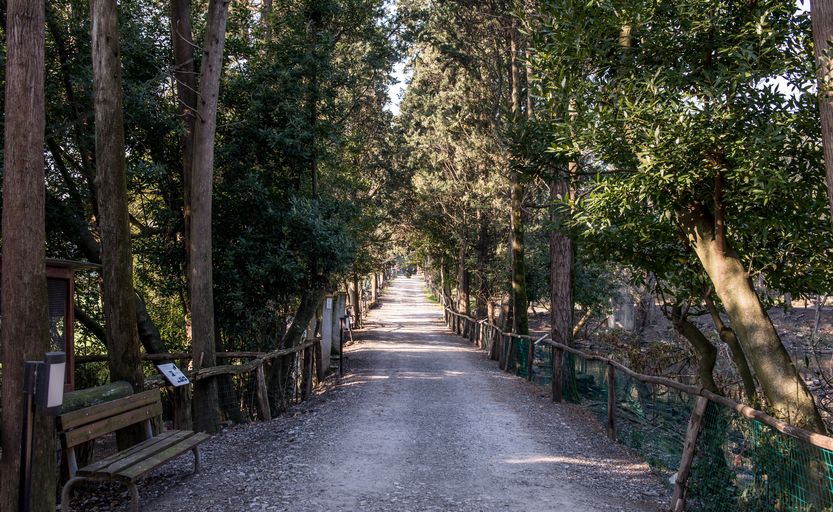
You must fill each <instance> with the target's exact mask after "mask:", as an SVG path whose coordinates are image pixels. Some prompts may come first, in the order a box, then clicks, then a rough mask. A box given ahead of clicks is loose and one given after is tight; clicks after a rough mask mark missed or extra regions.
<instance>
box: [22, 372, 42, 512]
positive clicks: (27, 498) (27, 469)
mask: <svg viewBox="0 0 833 512" xmlns="http://www.w3.org/2000/svg"><path fill="white" fill-rule="evenodd" d="M42 364H43V363H41V362H38V361H26V363H25V364H24V367H23V394H24V399H23V400H24V402H23V407H24V410H23V431H22V432H21V435H20V484H19V488H18V494H19V496H18V508H19V511H20V512H30V511H31V510H32V451H33V444H34V430H35V421H34V420H35V392H36V391H37V390H36V386H37V384H36V383H37V380H38V379H37V377H38V368H39V366H40V365H42Z"/></svg>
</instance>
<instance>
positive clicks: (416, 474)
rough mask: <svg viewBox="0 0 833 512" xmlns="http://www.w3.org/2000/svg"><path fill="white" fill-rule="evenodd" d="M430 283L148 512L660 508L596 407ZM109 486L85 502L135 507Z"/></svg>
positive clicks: (171, 471) (394, 304) (397, 294)
mask: <svg viewBox="0 0 833 512" xmlns="http://www.w3.org/2000/svg"><path fill="white" fill-rule="evenodd" d="M423 286H424V283H423V282H422V280H420V279H419V278H416V277H415V278H410V279H407V278H402V277H400V278H398V279H396V280H395V281H394V282H393V284H392V286H391V287H389V288H388V289H387V290H386V292H385V295H384V298H383V300H382V303H381V307H380V308H378V309H374V310H373V312H372V313H371V315H370V317H369V319H368V322H367V323H368V327H367V329H365V330H364V331H362V332H361V333H357V334H358V336H357V340H356V343H355V344H354V345H352V346H351V347H349V348H348V351H347V357H348V361H347V370H348V371H347V372H346V374H345V376H344V377H343V378H342V379H340V381H337V380H336V379H335V378H333V379H331V380H330V381H328V382H327V383H326V385H325V386H323V387H322V389H321V390H320V391H319V393H318V394H317V395H316V396H315V397H314V398H313V399H311V400H310V401H308V402H306V403H305V404H303V405H301V406H299V407H297V408H296V409H294V410H293V412H292V413H291V414H290V415H286V416H282V417H280V418H277V419H275V420H273V421H271V422H267V423H257V424H251V425H242V426H237V427H233V428H230V429H227V430H225V431H224V432H222V433H221V434H219V435H217V436H215V437H214V438H212V439H211V440H209V441H208V442H206V443H205V444H204V445H203V446H204V449H203V471H202V472H201V473H200V474H199V475H196V476H192V475H190V467H191V460H190V459H189V457H188V456H184V457H181V458H180V459H178V460H176V461H173V462H171V463H168V464H166V465H165V466H162V467H161V468H160V469H158V470H157V471H156V472H155V473H153V474H152V475H151V476H150V477H149V478H147V479H146V480H145V481H144V482H143V484H142V486H141V488H140V493H141V500H142V505H143V507H142V509H143V510H145V511H183V512H213V511H218V512H219V511H245V510H281V511H348V510H355V511H368V512H374V511H388V510H396V511H461V512H462V511H498V510H501V511H504V510H522V511H527V512H529V511H549V510H555V511H570V512H573V511H575V512H579V511H658V510H662V504H663V503H667V502H668V496H667V494H666V490H665V488H664V485H663V484H662V483H661V482H660V481H659V479H658V478H657V477H655V476H654V475H653V474H652V473H651V472H650V470H649V468H648V465H647V464H645V463H644V462H643V461H641V460H639V459H638V458H637V457H636V456H635V455H633V454H632V453H631V452H629V451H628V450H627V449H625V448H624V447H622V446H620V445H617V444H615V443H612V442H610V441H608V440H607V438H606V437H605V435H604V431H603V430H602V427H601V426H600V425H599V424H598V422H597V421H596V420H595V418H593V417H592V416H591V415H590V414H589V413H587V412H586V411H584V410H582V409H581V408H579V407H576V406H572V405H554V404H552V403H551V402H550V399H549V396H548V395H547V394H546V391H545V390H543V388H540V387H537V386H534V385H532V384H529V383H527V382H526V381H524V380H522V379H519V378H516V377H513V376H510V375H508V374H506V373H503V372H501V371H500V370H498V369H497V367H496V364H495V363H494V362H492V361H489V360H488V359H487V357H486V355H485V354H484V353H483V352H482V351H479V350H477V349H475V348H473V347H471V346H470V345H469V344H468V343H467V342H466V340H463V339H461V338H458V337H454V336H452V335H450V334H448V331H447V330H446V329H445V327H444V325H443V324H442V318H441V310H440V309H439V306H437V305H436V304H433V303H431V302H429V301H428V300H427V299H426V295H425V292H424V288H423ZM87 492H88V491H85V492H83V493H82V495H83V494H86V493H87ZM98 494H99V495H100V496H101V498H100V499H101V500H103V502H102V503H100V504H96V502H94V501H93V502H91V501H90V500H89V498H88V499H87V500H86V504H87V505H88V506H86V507H85V508H83V509H82V510H86V512H92V511H94V510H126V509H127V508H126V506H125V505H126V500H125V502H124V503H125V505H121V504H120V505H118V506H114V504H115V503H116V502H121V501H122V499H123V498H122V497H121V496H120V495H119V494H118V493H116V494H114V493H113V492H110V493H109V496H108V493H106V492H103V493H102V492H99V493H98ZM79 498H81V496H79ZM82 499H83V498H82Z"/></svg>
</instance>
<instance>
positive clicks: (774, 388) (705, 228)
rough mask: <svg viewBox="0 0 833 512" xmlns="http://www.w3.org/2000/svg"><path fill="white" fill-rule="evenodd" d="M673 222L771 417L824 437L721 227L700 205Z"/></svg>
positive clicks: (799, 380) (806, 393)
mask: <svg viewBox="0 0 833 512" xmlns="http://www.w3.org/2000/svg"><path fill="white" fill-rule="evenodd" d="M678 221H679V223H680V226H681V227H682V228H683V230H684V231H685V233H686V236H687V237H688V240H689V242H690V243H691V245H692V247H693V248H694V251H695V252H696V253H697V256H698V258H699V259H700V262H701V263H702V265H703V268H704V269H705V270H706V273H707V274H708V275H709V278H710V279H711V282H712V284H713V285H714V289H715V292H716V293H717V296H718V297H720V300H721V302H722V303H723V305H724V307H725V308H726V313H727V314H728V315H729V319H730V320H731V322H732V328H733V329H734V331H735V334H737V337H738V340H739V341H740V344H741V346H742V347H743V351H744V353H745V354H746V355H747V356H748V357H749V362H750V364H751V365H752V368H753V369H754V371H755V374H756V375H757V376H758V380H759V382H760V383H761V388H762V390H763V393H764V396H766V398H767V400H768V402H769V405H770V408H771V411H772V413H773V415H775V416H776V417H778V418H781V419H784V420H785V421H788V422H790V423H793V424H794V425H798V426H801V427H804V428H807V429H809V430H814V431H816V432H824V431H825V429H824V423H823V422H822V420H821V416H820V415H819V412H818V410H817V409H816V404H815V401H814V400H813V396H812V395H811V394H810V391H809V390H808V389H807V386H806V385H805V384H804V380H803V379H802V378H801V376H800V375H799V374H798V370H797V369H796V367H795V365H794V364H793V361H792V359H791V358H790V355H789V354H788V353H787V350H786V349H785V348H784V344H783V343H781V338H780V337H779V336H778V332H777V331H776V330H775V327H774V326H773V325H772V321H771V320H770V318H769V316H768V315H767V314H766V311H764V308H763V305H762V304H761V301H760V299H759V298H758V295H757V293H755V289H754V287H753V285H752V280H751V279H750V278H749V275H748V274H747V273H746V269H744V267H743V264H742V263H741V261H740V258H739V257H738V255H737V253H736V252H735V251H734V249H732V247H731V246H730V245H729V243H728V240H727V239H726V235H725V232H724V231H722V230H721V229H718V228H717V226H719V225H720V224H721V223H718V222H716V221H715V218H714V217H713V216H712V214H711V213H710V212H708V211H707V210H706V208H705V207H704V206H702V205H695V206H692V207H690V208H688V209H686V210H684V211H681V212H679V213H678Z"/></svg>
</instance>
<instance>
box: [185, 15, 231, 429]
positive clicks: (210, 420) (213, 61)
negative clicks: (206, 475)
mask: <svg viewBox="0 0 833 512" xmlns="http://www.w3.org/2000/svg"><path fill="white" fill-rule="evenodd" d="M227 19H228V0H211V1H210V2H209V4H208V18H207V26H206V30H205V41H204V43H203V58H202V66H201V70H200V94H199V100H198V101H197V121H196V125H195V127H194V157H193V160H192V165H193V167H192V177H191V233H190V239H189V251H188V273H189V276H190V279H189V283H188V287H189V292H190V300H191V319H192V322H193V336H194V339H193V351H194V368H195V369H199V368H203V367H207V366H214V365H215V364H216V357H215V351H214V346H215V342H214V284H213V278H212V270H213V266H212V262H211V203H212V191H213V182H214V134H215V131H216V128H217V101H218V97H219V94H220V75H221V72H222V68H223V46H224V44H225V37H226V21H227ZM194 411H195V422H194V424H195V428H196V429H197V430H201V431H207V432H216V431H217V429H218V428H219V423H220V409H219V403H218V397H217V382H216V381H215V380H214V379H204V380H203V381H200V382H199V383H198V384H197V385H196V386H195V387H194Z"/></svg>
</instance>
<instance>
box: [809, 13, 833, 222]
mask: <svg viewBox="0 0 833 512" xmlns="http://www.w3.org/2000/svg"><path fill="white" fill-rule="evenodd" d="M810 11H811V12H810V16H811V17H812V22H813V51H814V53H815V56H816V75H817V78H818V91H819V112H820V114H821V133H822V148H823V150H824V170H825V177H826V182H827V199H828V205H829V208H830V214H831V222H833V55H830V40H831V38H833V0H810Z"/></svg>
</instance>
